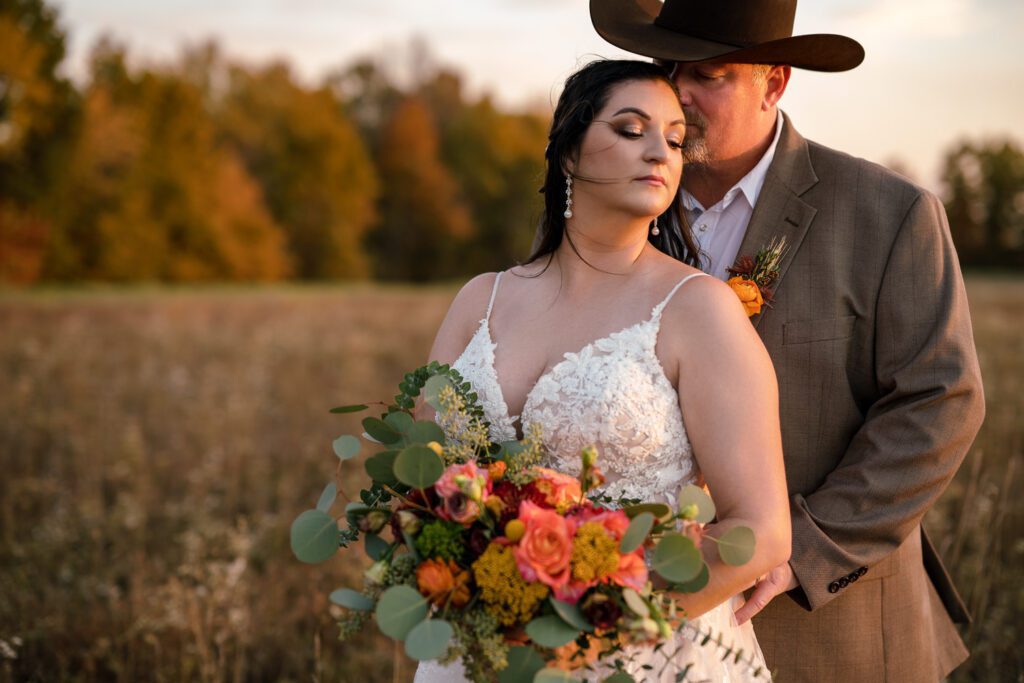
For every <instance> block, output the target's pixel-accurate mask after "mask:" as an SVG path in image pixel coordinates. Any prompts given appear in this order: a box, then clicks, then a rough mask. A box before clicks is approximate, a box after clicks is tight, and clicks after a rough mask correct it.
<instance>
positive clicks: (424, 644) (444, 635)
mask: <svg viewBox="0 0 1024 683" xmlns="http://www.w3.org/2000/svg"><path fill="white" fill-rule="evenodd" d="M454 635H455V630H454V629H453V628H452V625H451V624H449V623H448V622H447V621H445V620H444V619H424V620H423V621H421V622H420V623H418V624H416V625H415V626H413V628H412V630H411V631H409V634H408V635H407V636H406V637H405V654H407V655H409V656H410V657H412V658H413V659H416V660H419V661H421V662H422V661H423V660H425V659H437V658H438V657H440V656H441V655H443V654H444V653H445V651H447V649H448V643H450V642H451V639H452V636H454Z"/></svg>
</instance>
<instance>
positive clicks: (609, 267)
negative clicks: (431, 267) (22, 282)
mask: <svg viewBox="0 0 1024 683" xmlns="http://www.w3.org/2000/svg"><path fill="white" fill-rule="evenodd" d="M685 133H686V123H685V120H684V117H683V112H682V109H681V107H680V104H679V100H678V94H677V92H676V90H675V87H674V86H673V84H672V83H671V81H670V80H669V79H668V78H667V77H666V75H665V74H664V72H662V71H661V69H660V68H659V67H657V66H656V65H653V64H650V63H645V62H636V61H598V62H594V63H591V64H589V65H588V66H586V67H584V68H583V69H581V70H580V71H579V72H577V73H576V74H574V75H573V76H572V77H570V78H569V80H568V81H567V83H566V85H565V89H564V91H563V92H562V95H561V97H560V98H559V101H558V105H557V107H556V109H555V113H554V120H553V122H552V125H551V132H550V135H549V144H548V148H547V151H546V161H547V172H546V177H545V183H544V188H543V192H544V196H545V211H544V215H543V218H542V224H541V229H540V233H539V235H538V242H537V246H536V248H535V250H534V252H533V254H531V255H530V257H529V259H527V261H526V262H525V263H523V264H522V265H519V266H517V267H514V268H512V269H510V270H508V271H505V272H503V273H497V274H495V273H486V274H484V275H480V276H477V277H476V278H474V279H473V280H471V281H470V282H469V283H468V284H466V285H465V286H464V287H463V289H462V290H461V291H460V292H459V294H458V296H457V297H456V298H455V301H454V302H453V303H452V305H451V309H450V310H449V311H448V314H447V317H446V318H445V320H444V322H443V323H442V325H441V328H440V330H439V331H438V334H437V339H436V340H435V342H434V346H433V349H432V351H431V358H433V359H437V360H438V361H440V362H442V363H451V364H452V365H453V366H454V367H455V368H456V369H458V370H459V372H461V373H462V375H463V376H464V377H465V378H466V379H467V380H468V381H470V382H472V384H473V387H474V390H475V391H476V392H477V394H478V395H479V397H480V400H481V403H482V405H483V407H484V410H485V414H486V418H487V420H488V421H489V422H490V424H491V431H492V434H491V436H492V439H494V440H497V441H502V440H508V439H512V438H518V437H521V436H522V434H523V431H524V428H525V427H528V426H529V425H531V424H534V423H536V424H539V425H540V426H541V428H542V434H543V440H544V444H545V446H546V448H547V451H548V453H549V455H550V458H551V459H552V462H550V463H547V464H549V465H551V466H554V467H557V468H560V469H562V471H568V472H572V471H575V470H576V468H578V458H579V452H580V449H581V448H582V447H583V446H586V445H588V444H591V443H593V444H595V445H596V446H597V449H598V452H599V454H600V456H599V458H600V460H599V464H600V466H601V467H602V469H603V470H604V472H605V475H606V476H607V482H606V484H605V486H604V487H603V490H604V491H605V492H607V493H609V494H611V495H614V496H619V495H624V496H627V497H633V498H642V499H644V500H658V499H660V500H664V501H666V502H671V501H674V499H675V496H676V493H677V492H678V490H679V489H680V488H681V487H682V486H683V485H685V484H688V483H698V484H706V485H707V487H708V488H709V490H710V492H711V495H712V497H713V498H714V501H715V504H716V507H717V510H718V517H717V519H716V520H715V522H714V523H713V524H712V525H709V527H708V531H709V533H710V534H711V535H714V536H717V535H719V534H721V533H723V532H725V531H726V530H728V529H729V528H731V527H733V526H735V525H746V526H749V527H750V528H752V529H753V530H754V533H755V535H756V538H757V549H756V552H755V553H754V557H753V559H752V560H751V561H750V562H749V563H747V564H745V565H742V566H739V567H734V566H729V565H726V564H724V563H723V562H722V561H721V560H720V559H719V557H718V554H717V551H716V550H715V544H714V543H704V544H703V552H704V555H705V561H706V562H707V563H708V565H709V567H710V570H711V581H710V583H708V585H707V586H706V587H705V588H704V589H703V590H701V591H699V592H697V593H694V594H681V595H679V603H680V604H681V605H682V606H683V607H684V608H685V610H686V613H687V616H688V617H689V618H690V620H691V621H690V623H691V624H693V625H695V626H697V627H698V628H700V629H701V630H702V631H706V630H707V629H708V628H710V629H711V630H712V631H714V632H715V633H719V632H721V633H722V634H723V638H722V642H724V643H726V644H727V645H728V644H732V645H734V647H742V648H744V651H745V652H746V653H751V652H753V653H755V657H756V658H757V659H758V661H760V663H761V664H762V665H763V659H761V658H760V650H759V649H758V648H757V644H756V640H755V639H754V637H753V632H752V630H751V626H750V624H749V623H747V624H744V626H742V627H738V626H736V622H735V619H733V616H732V615H733V611H734V609H735V608H736V603H737V602H738V601H740V600H741V599H742V598H740V597H737V596H738V595H739V594H740V593H741V591H743V590H744V589H746V588H747V587H749V586H751V585H752V584H753V582H754V580H755V579H756V578H757V577H758V576H759V575H761V574H764V573H766V572H768V570H769V569H771V568H772V567H775V566H777V565H779V564H781V563H783V562H785V561H786V560H787V559H788V557H789V549H790V523H789V511H788V504H787V497H786V485H785V478H784V473H783V465H782V446H781V439H780V435H779V418H778V395H777V387H776V382H775V374H774V371H773V369H772V366H771V362H770V361H769V358H768V354H767V352H766V351H765V349H764V348H763V346H762V345H761V341H760V339H759V338H758V337H757V335H756V333H755V332H754V329H753V327H752V326H751V324H750V323H749V322H748V320H747V317H746V315H745V314H744V312H743V309H742V307H741V305H740V303H739V301H738V299H737V298H736V296H735V294H733V292H732V290H731V289H729V288H728V287H727V286H726V285H725V284H723V283H722V282H720V281H718V280H717V279H715V278H712V277H707V276H704V275H703V274H702V273H701V272H700V271H699V270H697V269H696V268H694V267H693V266H692V265H691V264H693V263H695V262H696V249H695V247H694V242H693V240H692V239H691V238H690V237H689V235H688V234H687V233H686V229H685V226H683V227H682V229H681V226H680V221H679V216H678V213H677V206H678V197H677V190H678V188H679V182H680V177H681V174H682V171H683V157H682V152H681V148H682V143H683V137H684V135H685ZM656 219H657V221H658V222H655V220H656ZM665 252H668V253H671V254H673V255H675V256H678V257H679V258H678V259H677V258H673V256H669V255H668V254H667V253H665ZM680 259H682V260H680ZM674 645H675V649H674V654H671V657H672V659H673V660H674V661H675V662H676V663H677V664H678V667H677V668H673V667H668V669H672V670H670V671H667V672H666V674H664V675H665V676H666V679H665V680H675V678H674V674H675V673H676V671H677V670H680V669H682V668H683V667H684V666H685V665H686V664H687V663H692V667H691V668H690V670H689V677H688V678H687V680H705V679H706V680H713V681H743V680H748V679H749V678H750V677H751V675H752V671H751V669H750V668H749V667H747V666H742V665H732V664H730V663H727V662H723V661H722V654H721V652H718V651H716V648H717V645H716V643H715V642H710V643H708V644H706V645H704V646H701V645H699V644H696V643H695V642H694V641H693V639H687V638H684V637H681V636H680V637H677V641H676V643H675V644H674ZM668 652H670V653H672V652H673V650H672V649H671V648H668ZM633 654H635V655H636V656H635V657H634V663H633V664H632V665H631V666H632V667H633V670H632V673H633V674H634V675H635V676H636V677H637V680H651V679H650V678H649V677H650V676H651V675H653V671H657V670H658V669H660V668H661V667H660V666H658V664H659V661H658V659H657V657H660V656H662V654H663V653H662V654H658V655H655V653H653V652H642V651H639V650H637V651H634V652H633ZM730 661H731V660H730ZM646 662H649V663H651V664H653V665H655V668H654V669H653V670H643V669H640V668H639V667H640V666H641V665H642V664H644V663H646ZM762 677H764V674H763V673H762ZM460 679H462V671H461V668H460V667H459V665H458V664H457V663H456V664H454V665H451V666H448V667H442V666H440V665H438V664H437V663H436V662H425V663H423V664H421V665H420V667H419V669H418V670H417V673H416V679H415V680H416V681H420V682H423V683H427V682H432V681H438V682H440V681H444V682H445V683H450V682H452V681H457V680H460ZM762 679H763V678H762Z"/></svg>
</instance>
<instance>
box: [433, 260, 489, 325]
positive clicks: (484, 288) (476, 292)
mask: <svg viewBox="0 0 1024 683" xmlns="http://www.w3.org/2000/svg"><path fill="white" fill-rule="evenodd" d="M497 276H498V274H497V273H481V274H480V275H477V276H476V277H474V278H473V279H472V280H470V281H469V282H467V283H466V284H464V285H462V288H461V289H460V290H459V293H458V294H456V295H455V299H454V300H452V305H451V306H450V307H449V309H448V316H447V318H446V320H445V322H446V323H447V322H448V321H449V319H451V321H452V322H460V321H461V322H463V323H468V322H471V321H472V322H477V321H479V320H480V318H482V317H483V316H484V313H485V311H486V310H487V303H488V302H489V301H490V300H491V292H492V291H493V290H494V281H495V279H496V278H497ZM460 327H461V325H460Z"/></svg>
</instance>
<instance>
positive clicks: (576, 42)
mask: <svg viewBox="0 0 1024 683" xmlns="http://www.w3.org/2000/svg"><path fill="white" fill-rule="evenodd" d="M622 1H623V2H628V1H630V0H622ZM56 5H57V6H58V7H59V8H60V13H61V17H62V22H63V25H64V27H65V28H66V29H67V31H68V33H69V56H70V60H69V70H70V72H71V74H72V75H79V74H81V72H82V64H83V61H84V58H85V56H86V55H87V54H88V51H89V48H90V47H91V46H92V45H93V43H94V42H95V40H96V39H97V38H98V37H99V36H100V35H101V34H102V33H104V32H109V33H111V34H113V35H114V36H115V37H116V38H117V39H119V40H120V41H122V42H124V43H126V44H127V46H128V48H129V51H130V53H131V54H132V55H133V56H134V57H136V58H138V59H147V60H167V59H172V58H173V57H174V56H175V55H176V54H177V53H178V52H179V50H180V48H181V46H182V45H184V44H195V43H199V42H202V41H205V40H207V39H211V38H213V39H216V40H217V42H218V43H219V44H220V45H221V47H222V48H223V51H224V52H225V53H226V54H227V55H228V56H230V57H233V58H238V59H243V60H246V61H249V62H252V63H261V62H265V61H268V60H271V59H274V58H283V59H286V60H287V61H289V62H290V63H291V64H292V65H293V66H294V67H295V68H296V70H297V71H298V72H299V73H300V74H301V75H302V76H303V77H304V78H305V79H307V80H308V81H310V82H315V81H316V80H318V79H319V78H320V77H321V76H323V75H324V74H325V73H327V72H329V71H330V70H332V69H333V68H336V67H338V66H341V65H344V64H345V63H347V62H349V61H350V60H352V59H353V58H354V57H359V56H366V55H372V56H375V57H384V56H388V58H389V59H390V60H391V61H393V62H394V63H395V64H396V66H399V67H401V66H403V65H405V64H406V63H407V62H408V55H409V49H408V46H409V44H410V41H411V39H413V38H414V37H418V38H421V39H423V40H424V41H425V42H426V43H427V45H428V46H429V48H430V51H431V54H433V55H434V57H435V59H436V60H437V61H438V62H439V63H441V64H443V65H446V66H451V67H454V68H455V69H457V70H458V71H459V72H461V73H462V74H463V76H464V78H465V79H466V82H467V86H468V87H469V89H470V90H471V91H472V92H473V93H481V92H484V91H487V92H490V93H491V94H492V95H493V96H494V98H495V99H496V100H498V101H499V102H501V103H502V104H504V105H507V106H521V105H524V104H526V103H537V102H543V103H545V104H547V103H549V102H553V99H554V97H556V96H557V93H558V91H559V85H560V83H561V82H562V81H563V80H564V79H565V78H566V76H568V75H569V74H570V73H571V72H572V71H573V70H574V69H575V68H576V66H577V65H579V64H582V63H584V62H586V61H588V60H589V59H591V58H593V57H594V56H597V55H600V56H603V57H620V56H624V55H625V53H623V52H622V51H620V50H618V49H616V48H613V47H612V46H611V45H609V44H607V43H605V42H604V41H603V40H601V38H599V37H598V36H597V34H596V33H595V32H594V29H593V27H592V26H591V24H590V15H589V10H588V5H589V2H588V0H472V1H471V0H363V1H362V2H355V1H354V0H57V1H56ZM795 33H842V34H845V35H848V36H851V37H853V38H856V39H857V40H859V41H860V42H861V43H862V44H863V45H864V47H865V49H866V51H867V58H866V60H865V62H864V64H862V65H861V66H860V67H859V68H857V69H856V70H854V71H851V72H847V73H842V74H815V73H811V72H803V71H794V76H793V79H792V81H791V82H790V87H789V90H788V92H787V93H786V96H785V97H784V99H783V103H782V104H783V109H784V110H785V111H786V112H787V113H789V114H790V115H791V116H792V118H793V121H794V123H795V124H796V127H797V129H798V130H800V132H801V133H803V134H804V135H805V136H806V137H809V138H811V139H814V140H817V141H818V142H821V143H824V144H827V145H830V146H833V147H837V148H840V149H842V150H844V151H847V152H849V153H851V154H854V155H856V156H862V157H865V158H868V159H871V160H874V161H878V162H882V163H886V162H889V161H890V160H893V159H898V160H900V161H901V162H902V163H904V164H905V165H906V166H907V167H908V168H909V170H910V171H911V174H912V175H913V176H914V177H915V178H916V179H917V180H918V181H919V182H921V183H922V184H924V185H926V186H928V187H931V188H932V189H937V182H936V179H937V176H938V172H939V163H940V158H941V154H942V152H944V151H945V150H946V149H947V148H948V147H949V146H950V145H951V144H952V143H953V142H954V141H956V140H959V139H961V138H964V137H969V138H971V139H980V138H987V137H995V136H1009V137H1012V138H1013V139H1015V140H1016V141H1017V142H1018V143H1024V2H1021V0H898V1H897V0H813V2H811V1H810V0H804V2H803V3H801V5H800V7H799V9H798V10H797V18H796V27H795ZM539 153H540V150H538V154H539Z"/></svg>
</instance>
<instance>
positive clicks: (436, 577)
mask: <svg viewBox="0 0 1024 683" xmlns="http://www.w3.org/2000/svg"><path fill="white" fill-rule="evenodd" d="M416 587H417V588H419V591H420V593H422V594H423V595H425V596H426V598H427V599H428V600H430V602H432V603H433V604H435V605H437V606H442V605H444V604H446V603H447V604H449V605H451V606H452V607H463V606H465V604H466V603H468V602H469V572H468V571H466V570H465V569H462V568H460V567H459V565H457V564H455V563H454V562H452V561H451V560H427V561H425V562H423V563H422V564H420V566H419V567H417V568H416Z"/></svg>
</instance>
